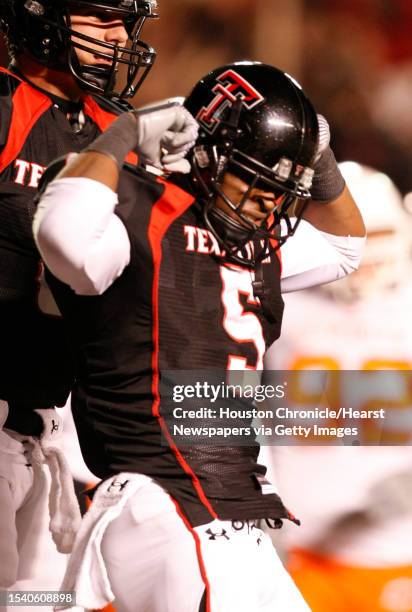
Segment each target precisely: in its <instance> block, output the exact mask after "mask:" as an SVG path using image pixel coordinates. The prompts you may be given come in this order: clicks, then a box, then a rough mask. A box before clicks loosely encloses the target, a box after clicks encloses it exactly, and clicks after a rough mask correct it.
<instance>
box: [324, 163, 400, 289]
mask: <svg viewBox="0 0 412 612" xmlns="http://www.w3.org/2000/svg"><path fill="white" fill-rule="evenodd" d="M339 167H340V169H341V172H342V174H343V176H344V178H345V180H346V182H347V184H348V187H349V189H350V191H351V193H352V195H353V197H354V199H355V201H356V203H357V205H358V206H359V209H360V211H361V213H362V216H363V219H364V222H365V225H366V229H367V233H368V238H367V241H366V248H365V253H364V256H363V258H362V262H361V265H360V267H359V270H357V271H356V272H354V273H353V274H350V275H349V276H347V277H345V278H344V279H342V280H339V281H337V282H334V283H330V284H329V285H325V286H324V288H325V290H326V291H327V292H328V293H331V294H332V295H334V296H335V297H337V298H338V299H345V300H358V299H365V298H368V297H370V296H371V295H373V294H376V293H379V292H381V291H383V290H387V289H390V288H391V287H394V286H396V285H399V284H400V283H401V282H402V281H403V280H406V279H407V278H408V277H410V274H411V248H412V239H411V235H412V234H411V232H412V218H411V216H410V215H409V213H407V212H406V210H405V209H404V207H403V204H402V196H401V194H400V192H399V191H398V189H397V188H396V187H395V185H394V183H393V182H392V181H391V179H390V178H389V177H388V176H387V175H386V174H384V173H382V172H378V171H377V170H374V169H373V168H369V167H367V166H362V165H360V164H358V163H356V162H343V163H341V164H339Z"/></svg>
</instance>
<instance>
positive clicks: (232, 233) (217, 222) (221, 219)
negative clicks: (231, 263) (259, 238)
mask: <svg viewBox="0 0 412 612" xmlns="http://www.w3.org/2000/svg"><path fill="white" fill-rule="evenodd" d="M209 217H210V219H211V220H213V226H214V228H215V231H216V232H217V233H218V234H219V236H220V237H221V238H222V240H223V241H224V242H226V244H228V245H229V246H233V247H237V248H242V247H243V246H244V245H245V244H246V243H247V242H248V241H249V240H251V239H252V237H253V234H254V231H253V230H251V229H250V228H248V227H245V226H244V225H242V224H241V223H239V222H238V221H237V220H236V219H233V218H232V217H230V216H229V215H228V214H226V213H225V212H224V211H223V210H221V209H220V208H218V207H217V206H216V205H213V206H212V207H211V208H210V209H209Z"/></svg>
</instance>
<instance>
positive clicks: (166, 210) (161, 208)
mask: <svg viewBox="0 0 412 612" xmlns="http://www.w3.org/2000/svg"><path fill="white" fill-rule="evenodd" d="M159 181H160V182H162V183H163V184H164V186H165V190H164V192H163V195H162V197H161V198H160V199H159V200H158V201H157V202H156V204H155V205H154V206H153V209H152V213H151V217H150V222H149V227H148V239H149V244H150V247H151V250H152V257H153V266H154V272H153V288H152V308H153V357H152V371H153V381H152V392H153V396H154V398H155V399H154V402H153V407H152V412H153V415H154V416H155V417H156V418H157V420H158V422H159V426H160V428H161V430H162V433H163V435H164V436H165V438H166V440H167V442H168V444H169V446H170V448H171V449H172V451H173V453H174V455H175V456H176V459H177V460H178V462H179V464H180V466H181V467H182V469H183V470H184V472H185V473H186V474H188V475H189V476H190V477H191V479H192V482H193V486H194V488H195V491H196V493H197V495H198V497H199V499H200V501H201V502H202V504H203V505H204V506H205V508H206V509H207V510H208V512H209V513H210V515H211V517H213V518H218V516H217V514H216V512H215V511H214V509H213V508H212V506H211V504H210V502H209V500H208V499H207V497H206V495H205V492H204V491H203V489H202V486H201V484H200V482H199V479H198V478H197V476H196V474H195V473H194V472H193V470H192V469H191V467H190V466H189V464H188V463H187V462H186V461H185V459H184V458H183V456H182V454H181V453H180V451H179V449H178V448H177V446H176V444H175V443H174V441H173V439H172V437H171V435H170V433H169V430H168V428H167V425H166V423H165V421H164V419H163V417H162V415H161V414H160V410H159V408H160V393H159V289H158V288H159V274H160V264H161V261H162V247H161V242H162V238H163V236H164V235H165V233H166V231H167V229H168V228H169V226H170V225H171V224H172V223H173V221H175V219H177V218H178V217H179V216H180V215H181V214H182V213H183V212H184V211H185V210H186V209H187V208H189V206H190V205H191V204H192V203H193V196H191V195H189V194H188V193H186V192H184V191H182V190H181V189H180V188H179V187H177V186H176V185H173V184H171V183H167V182H165V181H162V180H161V179H159Z"/></svg>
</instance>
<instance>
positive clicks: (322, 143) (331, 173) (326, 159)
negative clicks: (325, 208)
mask: <svg viewBox="0 0 412 612" xmlns="http://www.w3.org/2000/svg"><path fill="white" fill-rule="evenodd" d="M318 123H319V142H318V149H317V154H316V159H315V166H314V170H315V174H314V177H313V182H312V187H311V190H310V193H311V196H312V200H315V201H316V202H329V201H331V200H335V199H336V198H337V197H338V196H340V194H341V193H342V191H343V190H344V188H345V180H344V178H343V176H342V174H341V171H340V170H339V167H338V164H337V162H336V159H335V156H334V154H333V151H332V149H331V148H330V146H329V142H330V130H329V124H328V122H327V121H326V119H325V117H323V115H318Z"/></svg>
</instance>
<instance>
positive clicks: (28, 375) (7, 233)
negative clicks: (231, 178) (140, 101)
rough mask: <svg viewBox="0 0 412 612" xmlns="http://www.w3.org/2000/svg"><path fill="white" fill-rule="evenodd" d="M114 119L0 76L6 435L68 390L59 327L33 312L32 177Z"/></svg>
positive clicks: (0, 368) (0, 383) (0, 293)
mask: <svg viewBox="0 0 412 612" xmlns="http://www.w3.org/2000/svg"><path fill="white" fill-rule="evenodd" d="M80 110H81V111H82V113H83V117H84V121H83V122H82V125H78V126H76V127H73V126H72V124H71V123H70V121H69V118H68V113H69V114H75V112H76V111H77V114H78V112H79V111H80ZM114 118H115V115H114V114H113V113H112V112H109V111H107V110H105V109H103V108H102V107H101V106H100V105H99V104H98V103H97V102H96V101H95V100H94V99H93V98H92V97H90V96H85V97H84V99H83V100H82V101H81V102H79V103H73V102H68V101H65V100H62V99H60V98H56V97H55V96H52V95H49V94H48V93H47V92H45V91H43V90H39V89H37V88H36V87H34V86H32V85H31V84H30V83H28V82H27V81H25V80H24V78H23V77H21V76H20V75H19V74H17V73H14V72H12V71H9V70H6V69H4V68H0V338H1V351H0V355H1V357H0V398H1V399H4V400H7V401H8V403H9V406H10V408H11V413H12V414H10V415H9V418H8V421H7V426H8V427H13V428H16V429H21V427H20V425H22V422H23V420H22V416H21V411H22V410H23V411H25V409H27V411H31V410H32V409H33V408H42V407H43V408H44V407H48V406H53V405H56V404H58V405H61V404H64V403H65V401H66V399H67V396H68V393H69V391H70V388H71V385H72V382H73V365H72V359H71V357H70V352H69V349H68V345H67V342H66V340H65V333H64V329H63V324H62V322H61V320H59V319H58V318H53V317H46V316H44V315H43V314H42V313H40V311H39V309H38V307H37V292H38V277H39V272H40V257H39V254H38V252H37V249H36V246H35V244H34V240H33V235H32V229H31V225H32V218H33V212H34V204H33V200H34V197H35V195H36V192H37V186H38V183H39V180H40V177H41V175H42V173H43V171H44V169H45V167H46V166H47V165H48V164H50V162H51V161H52V160H53V159H55V158H56V157H59V156H61V155H64V154H66V153H68V152H70V151H80V150H81V149H83V148H84V147H86V146H87V145H88V144H89V143H90V142H92V141H93V140H94V139H95V138H96V136H97V135H98V134H99V133H100V132H101V130H103V129H105V128H106V126H108V125H109V124H110V123H111V122H112V121H113V120H114ZM16 405H18V406H19V412H20V414H18V413H17V412H16V411H14V407H15V406H16ZM22 426H23V425H22ZM23 428H24V429H25V430H24V431H22V433H36V432H33V431H30V427H28V428H27V427H24V426H23Z"/></svg>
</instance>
